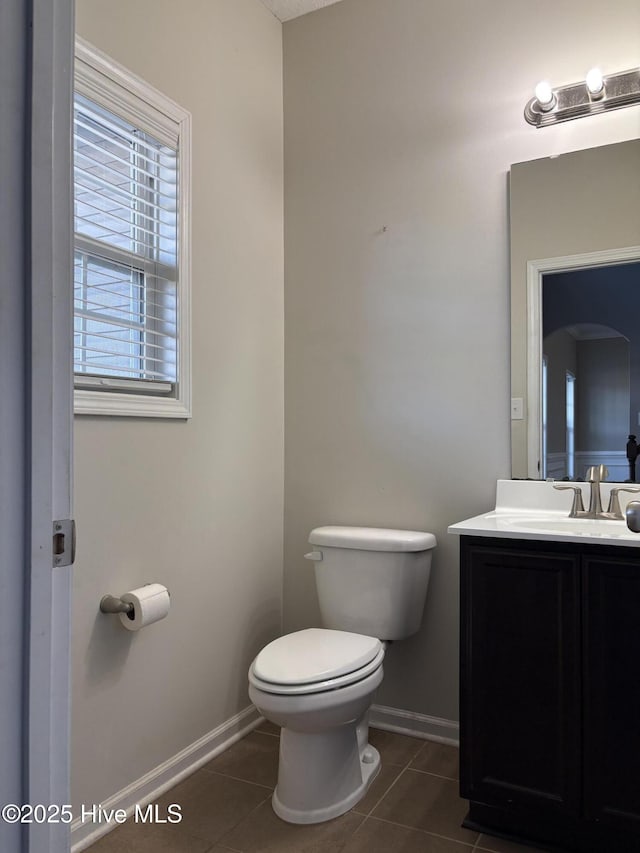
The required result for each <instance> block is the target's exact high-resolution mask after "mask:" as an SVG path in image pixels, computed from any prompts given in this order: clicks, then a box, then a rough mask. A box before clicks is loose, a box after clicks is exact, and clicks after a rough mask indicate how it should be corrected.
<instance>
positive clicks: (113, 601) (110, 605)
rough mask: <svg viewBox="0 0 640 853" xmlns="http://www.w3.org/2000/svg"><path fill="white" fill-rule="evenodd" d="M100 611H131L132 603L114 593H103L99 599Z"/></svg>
mask: <svg viewBox="0 0 640 853" xmlns="http://www.w3.org/2000/svg"><path fill="white" fill-rule="evenodd" d="M100 612H101V613H133V604H132V603H131V602H130V601H123V600H122V599H121V598H118V597H117V596H115V595H103V596H102V598H101V599H100Z"/></svg>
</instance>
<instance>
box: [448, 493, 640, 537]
mask: <svg viewBox="0 0 640 853" xmlns="http://www.w3.org/2000/svg"><path fill="white" fill-rule="evenodd" d="M553 485H554V484H553V483H551V482H546V481H535V480H534V481H530V480H498V484H497V488H496V506H495V509H492V510H490V511H489V512H485V513H483V514H482V515H476V516H474V517H473V518H468V519H466V520H465V521H460V522H458V523H457V524H452V525H451V526H450V527H449V528H448V532H449V533H454V534H458V535H459V536H490V537H495V538H506V539H537V540H539V541H553V542H592V543H594V544H597V545H622V546H627V547H632V548H633V547H639V546H640V533H633V532H632V531H631V530H629V528H628V527H627V524H626V522H625V521H612V520H610V519H590V518H569V510H570V508H571V503H572V499H573V494H572V493H571V492H567V491H559V490H557V489H554V488H553ZM556 485H562V486H564V485H572V486H576V485H577V486H580V488H581V489H582V492H583V495H582V497H583V500H584V505H585V507H586V506H588V505H589V484H588V483H571V484H569V483H557V484H556ZM622 485H623V484H620V483H602V484H601V493H602V503H603V506H604V507H605V509H606V507H607V504H608V501H609V491H610V490H611V488H612V487H613V486H616V487H620V486H622ZM629 487H630V488H633V486H632V485H630V486H629ZM619 497H620V505H621V508H622V512H623V513H624V510H625V507H626V505H627V503H628V502H629V501H632V500H639V499H640V493H639V494H632V493H629V492H620V495H619Z"/></svg>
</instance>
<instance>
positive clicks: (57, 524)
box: [53, 518, 76, 568]
mask: <svg viewBox="0 0 640 853" xmlns="http://www.w3.org/2000/svg"><path fill="white" fill-rule="evenodd" d="M75 558H76V523H75V521H74V520H73V519H72V518H63V519H61V520H59V521H54V522H53V566H54V568H57V567H61V566H71V565H73V561H74V560H75Z"/></svg>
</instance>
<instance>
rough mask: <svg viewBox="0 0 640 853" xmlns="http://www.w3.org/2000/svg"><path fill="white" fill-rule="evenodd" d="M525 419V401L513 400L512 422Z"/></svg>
mask: <svg viewBox="0 0 640 853" xmlns="http://www.w3.org/2000/svg"><path fill="white" fill-rule="evenodd" d="M639 417H640V415H639ZM523 418H524V400H523V399H522V397H512V398H511V420H512V421H521V420H523Z"/></svg>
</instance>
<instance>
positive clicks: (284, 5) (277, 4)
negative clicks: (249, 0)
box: [262, 0, 340, 22]
mask: <svg viewBox="0 0 640 853" xmlns="http://www.w3.org/2000/svg"><path fill="white" fill-rule="evenodd" d="M262 2H263V3H264V5H265V6H266V7H267V9H269V10H270V11H271V12H273V14H274V15H275V16H276V18H278V19H279V20H281V21H283V22H284V21H290V20H291V19H292V18H299V17H300V15H306V14H307V12H315V10H316V9H322V7H323V6H331V5H332V4H333V3H339V2H340V0H262Z"/></svg>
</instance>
